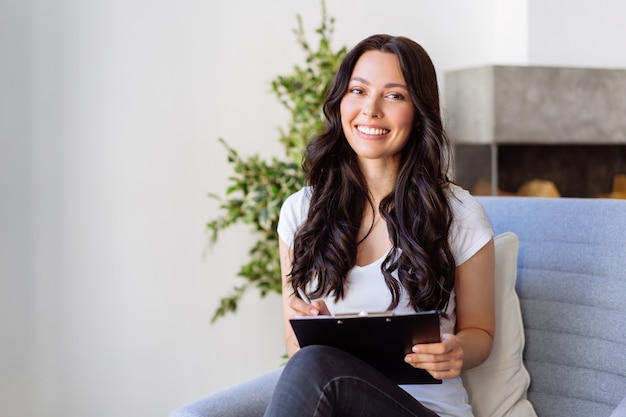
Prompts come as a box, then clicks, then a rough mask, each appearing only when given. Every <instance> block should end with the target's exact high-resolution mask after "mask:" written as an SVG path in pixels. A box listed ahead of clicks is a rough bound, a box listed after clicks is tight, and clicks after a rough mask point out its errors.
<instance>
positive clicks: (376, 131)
mask: <svg viewBox="0 0 626 417" xmlns="http://www.w3.org/2000/svg"><path fill="white" fill-rule="evenodd" d="M356 129H357V130H358V131H359V132H361V133H363V134H364V135H369V136H380V135H386V134H387V133H389V132H390V130H389V129H380V128H376V127H367V126H360V125H359V126H357V127H356Z"/></svg>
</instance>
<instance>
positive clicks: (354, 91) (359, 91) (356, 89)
mask: <svg viewBox="0 0 626 417" xmlns="http://www.w3.org/2000/svg"><path fill="white" fill-rule="evenodd" d="M348 91H349V92H350V93H352V94H356V95H361V94H363V89H362V88H360V87H350V88H349V89H348Z"/></svg>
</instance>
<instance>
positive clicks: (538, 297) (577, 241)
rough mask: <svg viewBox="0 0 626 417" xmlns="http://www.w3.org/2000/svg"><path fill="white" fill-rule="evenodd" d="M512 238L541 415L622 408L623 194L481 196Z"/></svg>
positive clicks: (615, 416)
mask: <svg viewBox="0 0 626 417" xmlns="http://www.w3.org/2000/svg"><path fill="white" fill-rule="evenodd" d="M480 200H481V202H482V204H483V206H484V207H485V210H486V212H487V215H488V216H489V219H490V221H491V223H492V226H493V228H494V232H495V234H499V233H503V232H507V231H510V232H514V233H515V234H516V235H517V236H518V237H519V254H518V269H517V274H518V275H517V282H516V285H515V288H516V290H517V294H518V296H519V300H520V305H521V312H522V317H523V323H524V329H525V336H526V344H525V349H524V355H523V357H524V364H525V366H526V368H527V370H528V372H529V374H530V381H531V382H530V387H529V390H528V400H529V401H530V402H531V403H532V405H533V407H534V408H535V411H536V413H537V415H538V416H539V417H553V416H555V417H556V416H563V417H566V416H567V417H576V416H580V417H608V416H611V417H625V416H626V200H609V199H575V198H560V199H559V198H557V199H548V198H527V197H480Z"/></svg>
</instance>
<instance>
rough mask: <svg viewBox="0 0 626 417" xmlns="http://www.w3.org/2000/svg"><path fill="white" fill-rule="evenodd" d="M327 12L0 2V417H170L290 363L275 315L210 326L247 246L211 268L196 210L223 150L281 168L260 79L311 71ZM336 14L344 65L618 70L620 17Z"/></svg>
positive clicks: (536, 5)
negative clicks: (365, 47)
mask: <svg viewBox="0 0 626 417" xmlns="http://www.w3.org/2000/svg"><path fill="white" fill-rule="evenodd" d="M320 5H321V3H320V2H319V1H317V0H272V1H258V0H229V1H214V0H203V1H200V0H178V1H165V0H150V1H148V0H124V1H121V0H107V1H104V0H100V1H96V0H47V1H44V0H1V1H0V326H1V327H0V415H2V416H9V415H11V416H21V417H30V416H46V417H57V416H59V417H60V416H64V417H78V416H81V417H82V416H90V417H98V416H107V417H111V416H120V417H122V416H148V415H150V416H159V415H160V416H166V415H167V414H168V412H169V411H170V410H171V409H173V408H175V407H176V406H178V405H181V404H183V403H185V402H188V401H191V400H194V399H196V398H198V397H199V396H202V395H205V394H207V393H209V392H211V391H214V390H217V389H221V388H224V387H227V386H229V385H232V384H235V383H237V382H239V381H242V380H244V379H247V378H250V377H253V376H256V375H258V374H260V373H263V372H266V371H269V370H271V369H273V368H275V367H277V366H278V365H280V364H281V362H282V359H281V355H282V354H283V352H284V347H283V342H282V324H281V311H280V301H279V298H278V297H277V296H269V297H268V298H266V299H260V298H259V297H257V296H256V294H248V295H246V297H245V299H244V300H243V303H242V304H241V307H240V311H239V312H238V313H237V314H236V315H231V316H228V317H226V318H223V319H220V320H219V321H218V322H217V323H216V324H214V325H210V324H209V320H210V317H211V315H212V314H213V311H214V310H215V308H216V307H217V303H218V300H219V299H220V298H221V297H222V296H224V295H226V294H227V293H228V291H229V290H230V288H232V286H233V285H235V284H236V283H237V280H236V278H235V274H236V272H237V271H238V269H239V266H240V265H241V264H242V263H243V262H244V261H245V259H246V256H247V252H248V248H249V245H251V243H252V242H253V238H252V237H251V236H250V233H249V231H248V230H247V229H246V228H243V227H242V228H235V229H233V230H232V231H230V232H228V233H226V234H223V235H222V236H221V237H220V240H219V242H218V244H217V245H216V246H215V247H213V248H212V249H209V248H208V246H207V242H208V239H207V236H208V235H207V233H206V232H205V229H204V224H205V222H206V221H207V220H209V219H212V218H214V217H215V216H216V215H217V213H218V211H217V206H216V203H215V202H214V201H213V200H211V199H209V198H208V197H207V193H209V192H215V193H218V194H221V193H222V192H223V191H224V189H225V186H226V183H227V177H228V175H229V167H228V165H227V161H226V154H225V152H224V149H223V147H222V146H221V145H220V144H219V143H218V142H217V138H219V137H223V138H225V139H226V140H227V142H228V143H229V144H231V145H232V146H233V147H234V148H235V149H238V150H240V151H241V153H243V154H251V153H254V152H258V153H260V154H261V155H263V156H268V157H269V156H271V155H280V153H281V150H282V148H281V146H280V145H279V143H278V142H277V140H276V139H277V137H278V135H277V128H278V126H280V125H282V124H284V122H285V120H286V117H287V114H286V111H284V110H283V109H282V107H281V106H280V104H279V103H278V102H277V101H276V99H275V98H274V97H273V96H272V95H271V94H270V87H269V82H270V81H271V80H272V79H273V78H275V77H276V76H277V75H279V74H284V73H287V72H289V71H290V70H291V68H292V67H293V66H294V65H296V64H300V63H301V62H302V58H303V57H302V54H301V52H300V49H299V47H298V46H297V44H296V42H295V37H294V35H293V33H292V30H293V29H294V28H295V27H296V25H297V21H296V15H297V14H300V15H301V16H302V17H303V20H304V25H305V28H306V29H307V32H308V33H310V34H311V35H312V34H313V33H312V32H313V30H314V29H315V28H317V27H318V24H319V22H320V14H321V7H320ZM327 9H328V13H329V15H331V16H333V17H335V18H336V33H335V36H334V46H335V48H336V49H339V47H341V46H344V45H346V46H352V45H354V44H355V43H356V42H357V41H359V40H360V39H362V38H364V37H366V36H368V35H370V34H373V33H381V32H385V33H390V34H395V35H405V36H408V37H411V38H413V39H414V40H416V41H418V42H419V43H421V44H422V45H423V46H424V47H425V48H426V50H427V51H429V53H430V55H431V57H432V59H433V61H434V63H435V66H436V67H437V69H438V72H439V75H440V79H441V80H443V74H445V72H446V71H449V70H454V69H459V68H466V67H472V66H476V65H486V64H514V65H527V64H528V65H551V66H552V65H556V66H582V67H602V68H626V54H624V45H623V41H624V39H626V26H624V25H623V24H622V23H623V22H622V19H623V16H624V15H626V3H624V2H623V1H622V0H602V1H591V0H550V1H545V0H509V1H506V2H505V1H499V0H474V1H464V0H444V1H442V0H415V1H407V0H387V1H385V2H380V1H374V0H360V1H358V2H357V1H350V0H327ZM618 19H619V20H618ZM310 39H311V40H312V42H314V40H315V39H316V38H314V37H313V36H311V37H310ZM441 88H442V90H443V89H445V85H443V84H442V85H441ZM444 106H445V103H444Z"/></svg>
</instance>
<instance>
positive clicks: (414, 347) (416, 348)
mask: <svg viewBox="0 0 626 417" xmlns="http://www.w3.org/2000/svg"><path fill="white" fill-rule="evenodd" d="M411 350H412V351H413V353H417V352H419V351H420V348H419V347H418V346H413V348H412V349H411Z"/></svg>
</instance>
